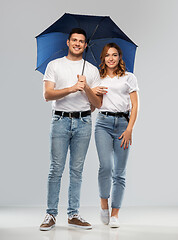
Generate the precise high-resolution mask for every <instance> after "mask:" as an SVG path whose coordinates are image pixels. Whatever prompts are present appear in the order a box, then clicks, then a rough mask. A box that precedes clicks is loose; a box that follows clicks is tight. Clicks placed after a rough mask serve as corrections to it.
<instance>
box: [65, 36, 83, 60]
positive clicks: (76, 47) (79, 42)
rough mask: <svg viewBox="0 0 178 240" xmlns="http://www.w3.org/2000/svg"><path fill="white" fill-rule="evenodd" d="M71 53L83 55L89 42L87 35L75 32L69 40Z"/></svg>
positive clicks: (68, 44)
mask: <svg viewBox="0 0 178 240" xmlns="http://www.w3.org/2000/svg"><path fill="white" fill-rule="evenodd" d="M67 46H68V47H69V53H70V54H71V55H73V56H76V57H77V56H81V55H82V53H83V51H84V50H85V48H86V46H87V43H85V36H84V35H83V34H78V33H73V34H72V35H71V37H70V40H67Z"/></svg>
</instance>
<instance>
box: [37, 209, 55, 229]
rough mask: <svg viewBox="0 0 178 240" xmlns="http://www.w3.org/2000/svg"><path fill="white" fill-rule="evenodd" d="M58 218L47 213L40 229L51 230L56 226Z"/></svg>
mask: <svg viewBox="0 0 178 240" xmlns="http://www.w3.org/2000/svg"><path fill="white" fill-rule="evenodd" d="M55 223H56V219H55V217H54V216H53V215H51V214H48V213H47V214H46V216H45V219H44V221H43V222H42V224H41V225H40V230H41V231H49V230H51V229H52V228H53V227H55Z"/></svg>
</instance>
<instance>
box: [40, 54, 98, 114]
mask: <svg viewBox="0 0 178 240" xmlns="http://www.w3.org/2000/svg"><path fill="white" fill-rule="evenodd" d="M83 63H84V60H83V59H81V60H79V61H71V60H69V59H67V58H66V57H62V58H58V59H55V60H53V61H51V62H49V63H48V65H47V68H46V71H45V74H44V77H43V81H45V80H46V81H51V82H54V83H55V89H63V88H68V87H71V86H73V85H75V84H76V83H77V81H78V78H77V75H81V74H82V69H83ZM83 75H85V76H86V81H87V84H88V85H89V87H90V88H93V87H97V86H98V85H99V84H100V82H101V81H100V76H99V71H98V69H97V68H96V67H95V66H93V65H92V64H91V63H89V62H87V61H86V62H85V69H84V73H83ZM52 109H54V110H58V111H64V112H79V111H87V110H90V103H89V101H88V98H87V96H86V94H85V91H77V92H75V93H71V94H69V95H67V96H65V97H63V98H61V99H59V100H54V101H52Z"/></svg>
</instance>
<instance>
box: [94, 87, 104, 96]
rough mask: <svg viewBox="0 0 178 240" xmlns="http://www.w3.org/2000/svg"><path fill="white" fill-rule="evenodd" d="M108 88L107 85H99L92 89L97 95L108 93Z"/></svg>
mask: <svg viewBox="0 0 178 240" xmlns="http://www.w3.org/2000/svg"><path fill="white" fill-rule="evenodd" d="M106 89H108V88H107V87H102V86H99V87H95V88H92V91H93V92H94V93H95V94H96V95H98V96H101V95H103V94H106V93H107V92H108V91H107V90H106Z"/></svg>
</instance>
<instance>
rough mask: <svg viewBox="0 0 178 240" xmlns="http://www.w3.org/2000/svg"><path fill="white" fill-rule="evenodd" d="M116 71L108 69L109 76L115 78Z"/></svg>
mask: <svg viewBox="0 0 178 240" xmlns="http://www.w3.org/2000/svg"><path fill="white" fill-rule="evenodd" d="M115 70H116V69H110V68H107V75H108V76H109V77H111V78H113V77H115V76H116V74H115V73H114V71H115Z"/></svg>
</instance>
